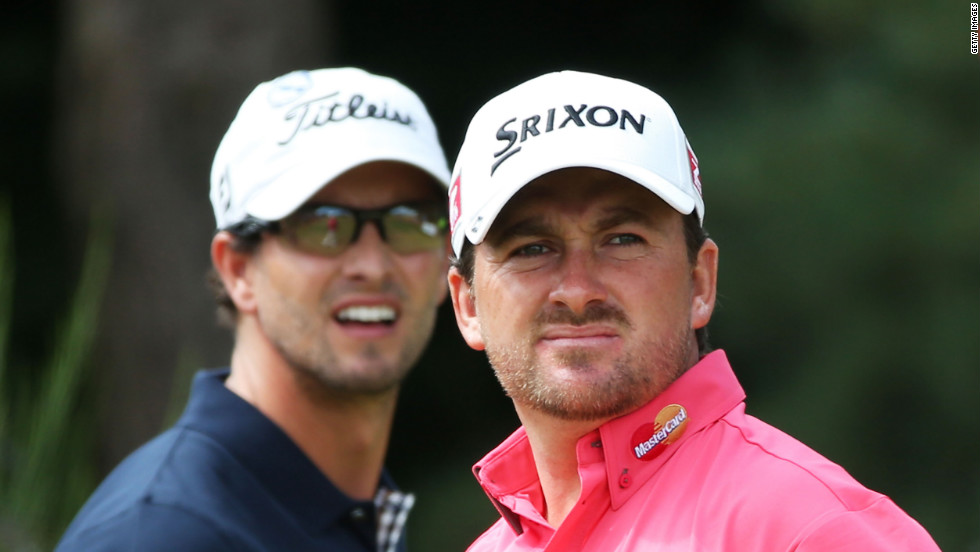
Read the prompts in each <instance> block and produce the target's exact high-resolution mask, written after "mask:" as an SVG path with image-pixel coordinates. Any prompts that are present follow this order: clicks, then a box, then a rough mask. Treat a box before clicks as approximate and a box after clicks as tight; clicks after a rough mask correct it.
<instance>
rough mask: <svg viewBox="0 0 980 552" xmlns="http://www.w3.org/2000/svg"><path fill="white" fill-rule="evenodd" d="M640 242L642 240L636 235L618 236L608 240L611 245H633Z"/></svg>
mask: <svg viewBox="0 0 980 552" xmlns="http://www.w3.org/2000/svg"><path fill="white" fill-rule="evenodd" d="M642 242H643V238H641V237H640V236H637V235H636V234H620V235H618V236H615V237H613V238H612V239H611V240H609V243H610V244H612V245H633V244H636V243H642Z"/></svg>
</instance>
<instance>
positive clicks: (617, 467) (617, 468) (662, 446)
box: [473, 350, 745, 533]
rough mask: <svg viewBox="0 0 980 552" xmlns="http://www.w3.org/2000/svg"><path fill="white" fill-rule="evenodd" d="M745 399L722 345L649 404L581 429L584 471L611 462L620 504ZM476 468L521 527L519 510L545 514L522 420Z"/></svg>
mask: <svg viewBox="0 0 980 552" xmlns="http://www.w3.org/2000/svg"><path fill="white" fill-rule="evenodd" d="M744 399H745V392H744V391H743V390H742V387H741V386H740V385H739V383H738V380H737V379H736V378H735V374H734V372H732V369H731V366H730V365H729V363H728V358H727V356H726V355H725V353H724V351H721V350H717V351H714V352H712V353H710V354H708V355H706V356H705V357H704V358H702V359H701V361H700V362H698V363H697V364H695V365H694V366H693V367H691V368H690V369H689V370H688V371H687V372H685V373H684V374H683V375H681V377H680V378H678V379H677V380H676V381H674V383H672V384H671V385H670V386H669V387H668V388H667V389H666V390H664V392H662V393H661V394H660V395H658V396H657V397H656V398H654V399H653V400H652V401H650V402H649V403H647V404H646V405H644V406H642V407H640V408H639V409H637V410H634V411H633V412H630V413H629V414H625V415H623V416H621V417H619V418H615V419H612V420H610V421H608V422H606V423H605V424H603V425H602V426H600V427H599V428H598V429H597V430H596V431H593V432H591V433H589V434H588V435H585V436H583V437H582V438H581V439H580V440H579V443H578V446H577V451H578V461H579V466H580V472H581V468H582V466H583V465H584V464H590V463H593V462H597V461H598V462H605V469H606V481H607V484H608V486H609V496H610V499H611V502H612V508H613V509H618V508H619V507H621V506H622V505H623V504H625V503H626V501H627V500H629V498H630V497H631V496H633V495H634V494H635V493H636V491H637V489H639V488H640V487H642V486H643V484H644V483H645V482H646V481H648V480H649V479H650V478H651V477H652V476H653V475H654V474H655V473H656V472H657V471H658V470H659V469H660V467H662V466H663V465H664V464H665V463H666V462H668V461H669V460H670V458H671V457H672V456H673V455H674V452H675V451H676V450H677V449H678V448H679V447H681V446H683V444H684V443H685V442H686V441H688V440H690V438H691V436H693V435H694V434H696V433H698V432H699V431H701V430H702V429H704V428H705V427H706V426H708V425H710V424H711V423H713V422H715V421H717V420H718V419H720V418H721V417H722V416H724V415H725V414H727V413H728V412H729V411H730V410H731V409H732V408H734V407H736V406H737V405H738V404H740V403H741V402H742V401H743V400H744ZM638 447H639V448H638ZM473 473H474V475H476V477H477V480H479V482H480V485H481V486H482V487H483V489H484V491H485V492H486V493H487V495H488V496H489V497H490V500H491V502H493V504H494V506H495V507H496V508H497V510H498V511H500V514H501V516H502V517H503V518H504V519H505V520H506V521H507V522H508V523H509V524H510V526H511V527H512V528H513V529H514V531H515V532H516V533H521V532H522V529H521V523H520V521H519V517H521V516H523V517H529V518H531V517H535V516H537V517H540V514H539V513H538V512H540V511H541V510H542V509H543V508H542V507H543V504H541V503H540V502H541V501H542V498H541V497H540V492H541V491H540V484H539V480H538V476H537V472H536V469H535V466H534V458H533V455H532V452H531V447H530V444H529V443H528V439H527V434H526V433H525V431H524V428H523V427H521V428H518V430H517V431H515V432H514V433H513V434H512V435H511V436H510V437H508V438H507V439H506V440H505V441H504V442H503V443H501V444H500V445H499V446H498V447H497V448H495V449H494V450H492V451H491V452H490V453H489V454H487V455H486V456H485V457H484V458H483V459H482V460H480V461H479V462H478V463H477V464H476V465H475V466H474V467H473ZM583 492H586V490H585V489H583ZM535 510H537V511H535Z"/></svg>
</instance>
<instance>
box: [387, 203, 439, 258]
mask: <svg viewBox="0 0 980 552" xmlns="http://www.w3.org/2000/svg"><path fill="white" fill-rule="evenodd" d="M382 223H383V224H384V229H385V239H386V240H387V242H388V245H390V246H391V248H392V249H394V250H395V251H396V252H398V253H418V252H420V251H427V250H431V249H438V248H439V247H440V246H443V245H445V235H446V227H447V224H448V221H447V219H446V215H445V213H443V210H442V209H441V208H439V207H438V206H436V205H430V206H413V207H409V206H406V205H399V206H397V207H393V208H392V209H391V210H390V211H388V212H387V213H386V214H385V215H384V217H382Z"/></svg>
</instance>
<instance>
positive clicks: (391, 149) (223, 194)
mask: <svg viewBox="0 0 980 552" xmlns="http://www.w3.org/2000/svg"><path fill="white" fill-rule="evenodd" d="M372 161H400V162H403V163H407V164H409V165H413V166H415V167H418V168H419V169H422V170H423V171H426V172H427V173H429V174H430V175H432V177H433V178H434V179H435V180H436V181H438V182H440V183H441V184H442V185H443V186H448V184H449V167H448V165H447V163H446V157H445V154H443V151H442V146H440V144H439V139H438V136H437V133H436V127H435V125H434V124H433V122H432V118H431V117H430V116H429V113H428V111H426V109H425V105H423V103H422V101H421V100H420V99H419V97H418V96H417V95H416V94H415V93H414V92H412V91H411V90H409V89H408V88H406V87H405V86H404V85H402V84H401V83H399V82H398V81H396V80H394V79H391V78H387V77H382V76H378V75H373V74H371V73H368V72H365V71H363V70H361V69H356V68H352V67H345V68H335V69H318V70H315V71H295V72H292V73H289V74H287V75H283V76H281V77H279V78H277V79H275V80H272V81H270V82H264V83H262V84H260V85H258V86H257V87H256V88H255V90H253V91H252V93H251V94H249V96H248V97H247V98H245V102H244V103H243V104H242V106H241V108H240V109H239V111H238V115H237V116H236V117H235V120H234V121H232V123H231V126H230V127H229V128H228V132H227V133H226V134H225V136H224V138H223V139H222V140H221V144H220V145H219V146H218V151H217V152H216V153H215V156H214V165H213V166H212V168H211V203H212V205H213V206H214V218H215V220H216V222H217V224H218V228H219V229H225V228H228V227H231V226H233V225H235V224H237V223H239V222H241V221H243V220H244V219H245V218H246V217H247V216H252V217H255V218H259V219H263V220H279V219H281V218H283V217H285V216H287V215H289V214H290V213H292V212H293V211H295V210H296V209H297V208H298V207H299V206H301V205H302V204H303V203H304V202H306V201H307V200H308V199H309V198H310V197H311V196H312V195H313V194H315V193H316V192H317V191H318V190H319V189H320V188H322V187H323V186H324V185H325V184H327V183H329V182H330V181H331V180H333V179H334V178H336V177H337V176H339V175H340V174H342V173H344V172H345V171H347V170H349V169H352V168H354V167H356V166H358V165H361V164H364V163H369V162H372Z"/></svg>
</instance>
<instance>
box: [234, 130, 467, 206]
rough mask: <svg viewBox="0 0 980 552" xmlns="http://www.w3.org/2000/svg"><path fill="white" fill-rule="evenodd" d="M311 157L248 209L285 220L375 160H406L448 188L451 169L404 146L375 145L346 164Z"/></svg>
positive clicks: (257, 196)
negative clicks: (328, 187) (343, 176)
mask: <svg viewBox="0 0 980 552" xmlns="http://www.w3.org/2000/svg"><path fill="white" fill-rule="evenodd" d="M364 149H365V150H366V149H367V148H364ZM309 157H310V159H309V161H307V162H305V163H302V164H299V165H297V166H296V167H294V168H293V169H291V170H290V171H288V172H287V173H285V174H283V175H282V176H280V177H279V178H278V179H277V180H276V181H275V183H274V184H272V185H270V186H266V187H265V188H264V189H262V190H260V191H259V192H257V193H256V194H255V195H254V196H253V197H251V198H249V199H248V201H247V203H246V205H245V212H246V213H248V214H249V215H251V216H253V217H256V218H259V219H262V220H279V219H282V218H283V217H286V216H288V215H289V214H291V213H292V212H293V211H295V210H296V209H298V208H299V207H300V206H302V205H303V204H304V203H306V201H307V200H309V199H310V198H311V197H312V196H313V195H314V194H316V193H317V192H318V191H319V190H320V189H321V188H323V187H324V186H326V185H327V184H329V183H330V182H331V181H333V180H334V179H335V178H337V177H338V176H340V175H341V174H343V173H345V172H347V171H349V170H351V169H353V168H354V167H358V166H360V165H364V164H366V163H373V162H376V161H395V162H401V163H405V164H406V165H410V166H413V167H416V168H418V169H421V170H423V171H425V172H426V173H428V174H429V175H430V176H432V178H433V179H434V180H435V181H436V182H438V183H439V184H440V185H441V186H442V187H443V188H448V187H449V172H448V170H447V169H446V166H445V164H444V163H442V162H441V160H438V159H433V155H432V154H431V153H427V152H423V151H405V148H404V145H399V146H398V147H397V148H394V147H393V148H390V149H387V150H386V149H381V148H378V147H372V148H371V150H370V151H364V152H363V153H362V155H360V156H356V155H354V156H352V155H347V156H346V161H347V162H346V163H343V164H338V163H323V162H322V161H320V160H318V159H317V156H315V155H311V156H309Z"/></svg>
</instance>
